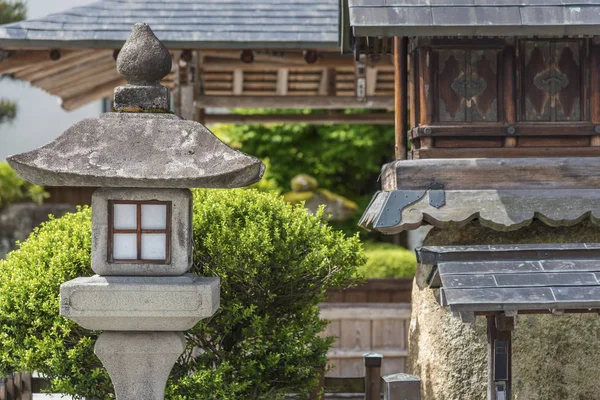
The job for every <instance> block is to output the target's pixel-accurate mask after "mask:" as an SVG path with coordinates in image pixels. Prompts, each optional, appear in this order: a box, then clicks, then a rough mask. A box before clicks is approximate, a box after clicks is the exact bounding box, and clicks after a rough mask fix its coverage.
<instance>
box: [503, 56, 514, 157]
mask: <svg viewBox="0 0 600 400" xmlns="http://www.w3.org/2000/svg"><path fill="white" fill-rule="evenodd" d="M515 65H516V63H515V48H514V47H513V46H507V47H505V48H504V51H503V52H502V78H503V81H502V91H503V93H502V98H503V101H504V121H505V122H506V123H507V124H508V125H514V124H515V123H516V122H517V109H516V104H517V103H516V102H517V98H516V97H515V93H516V90H515V89H516V80H515V75H516V70H515ZM516 146H517V138H516V137H514V136H507V137H505V138H504V147H516Z"/></svg>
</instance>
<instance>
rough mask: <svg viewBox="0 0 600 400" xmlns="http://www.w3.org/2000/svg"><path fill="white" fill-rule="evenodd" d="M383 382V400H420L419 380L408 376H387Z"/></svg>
mask: <svg viewBox="0 0 600 400" xmlns="http://www.w3.org/2000/svg"><path fill="white" fill-rule="evenodd" d="M381 380H382V381H383V400H421V380H420V379H419V378H418V377H416V376H414V375H408V374H395V375H388V376H384V377H383V378H381Z"/></svg>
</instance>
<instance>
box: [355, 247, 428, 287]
mask: <svg viewBox="0 0 600 400" xmlns="http://www.w3.org/2000/svg"><path fill="white" fill-rule="evenodd" d="M364 249H365V256H366V257H367V262H366V264H364V265H363V266H361V267H360V268H359V269H358V273H359V275H361V276H363V277H365V278H412V277H414V276H415V271H416V269H417V257H416V256H415V253H414V252H412V251H410V250H407V249H405V248H403V247H398V246H395V245H393V244H390V243H381V242H378V243H375V242H367V243H365V244H364Z"/></svg>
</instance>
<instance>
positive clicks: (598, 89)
mask: <svg viewBox="0 0 600 400" xmlns="http://www.w3.org/2000/svg"><path fill="white" fill-rule="evenodd" d="M590 70H591V76H590V86H591V88H590V109H591V116H590V117H591V120H592V124H594V125H597V126H600V44H595V43H594V41H592V45H591V46H590ZM590 144H591V145H592V146H594V147H599V146H600V135H596V136H594V137H592V140H591V142H590Z"/></svg>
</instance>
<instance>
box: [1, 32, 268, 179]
mask: <svg viewBox="0 0 600 400" xmlns="http://www.w3.org/2000/svg"><path fill="white" fill-rule="evenodd" d="M117 68H118V70H119V73H121V74H122V75H123V76H124V77H125V78H126V79H127V80H128V82H129V84H128V85H127V86H121V87H118V88H116V89H115V111H114V112H110V113H106V114H102V115H101V116H100V117H97V118H87V119H84V120H82V121H79V122H77V123H76V124H74V125H73V126H71V127H70V128H69V129H68V130H67V131H66V132H65V133H63V134H62V135H61V136H60V137H58V138H57V139H55V140H54V141H52V142H50V143H48V144H46V145H44V146H42V147H40V148H38V149H36V150H33V151H30V152H28V153H23V154H18V155H14V156H10V157H8V159H7V161H8V162H9V164H10V165H11V166H12V167H13V168H14V169H15V170H16V171H17V172H18V173H19V174H20V175H21V176H23V178H25V179H27V180H28V181H30V182H33V183H35V184H39V185H47V186H91V187H102V186H104V187H144V188H148V187H153V188H189V187H205V188H232V187H240V186H247V185H250V184H252V183H255V182H257V181H258V180H260V178H261V177H262V174H263V172H264V165H263V163H262V162H261V161H260V160H259V159H257V158H256V157H252V156H249V155H247V154H245V153H242V152H241V151H237V150H234V149H232V148H230V147H229V146H227V145H226V144H225V143H223V142H221V141H220V140H219V139H218V138H217V137H216V136H215V135H213V134H212V132H210V131H209V130H208V129H207V128H206V127H205V126H204V125H202V124H200V123H198V122H195V121H187V120H184V119H183V118H181V117H178V116H176V115H174V114H172V113H170V112H169V109H168V108H169V100H170V96H169V90H168V89H167V88H166V87H164V86H161V85H160V84H159V80H160V79H161V78H162V77H163V76H165V75H166V74H168V73H169V71H170V68H171V55H170V54H169V52H168V51H167V49H166V48H165V47H164V46H163V45H162V43H160V41H159V40H158V39H157V38H156V36H154V34H153V33H152V30H151V29H150V27H149V26H148V25H146V24H136V25H135V26H134V28H133V31H132V34H131V36H130V38H129V39H128V40H127V43H126V44H125V46H124V47H123V49H122V51H121V53H120V54H119V57H118V62H117Z"/></svg>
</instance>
